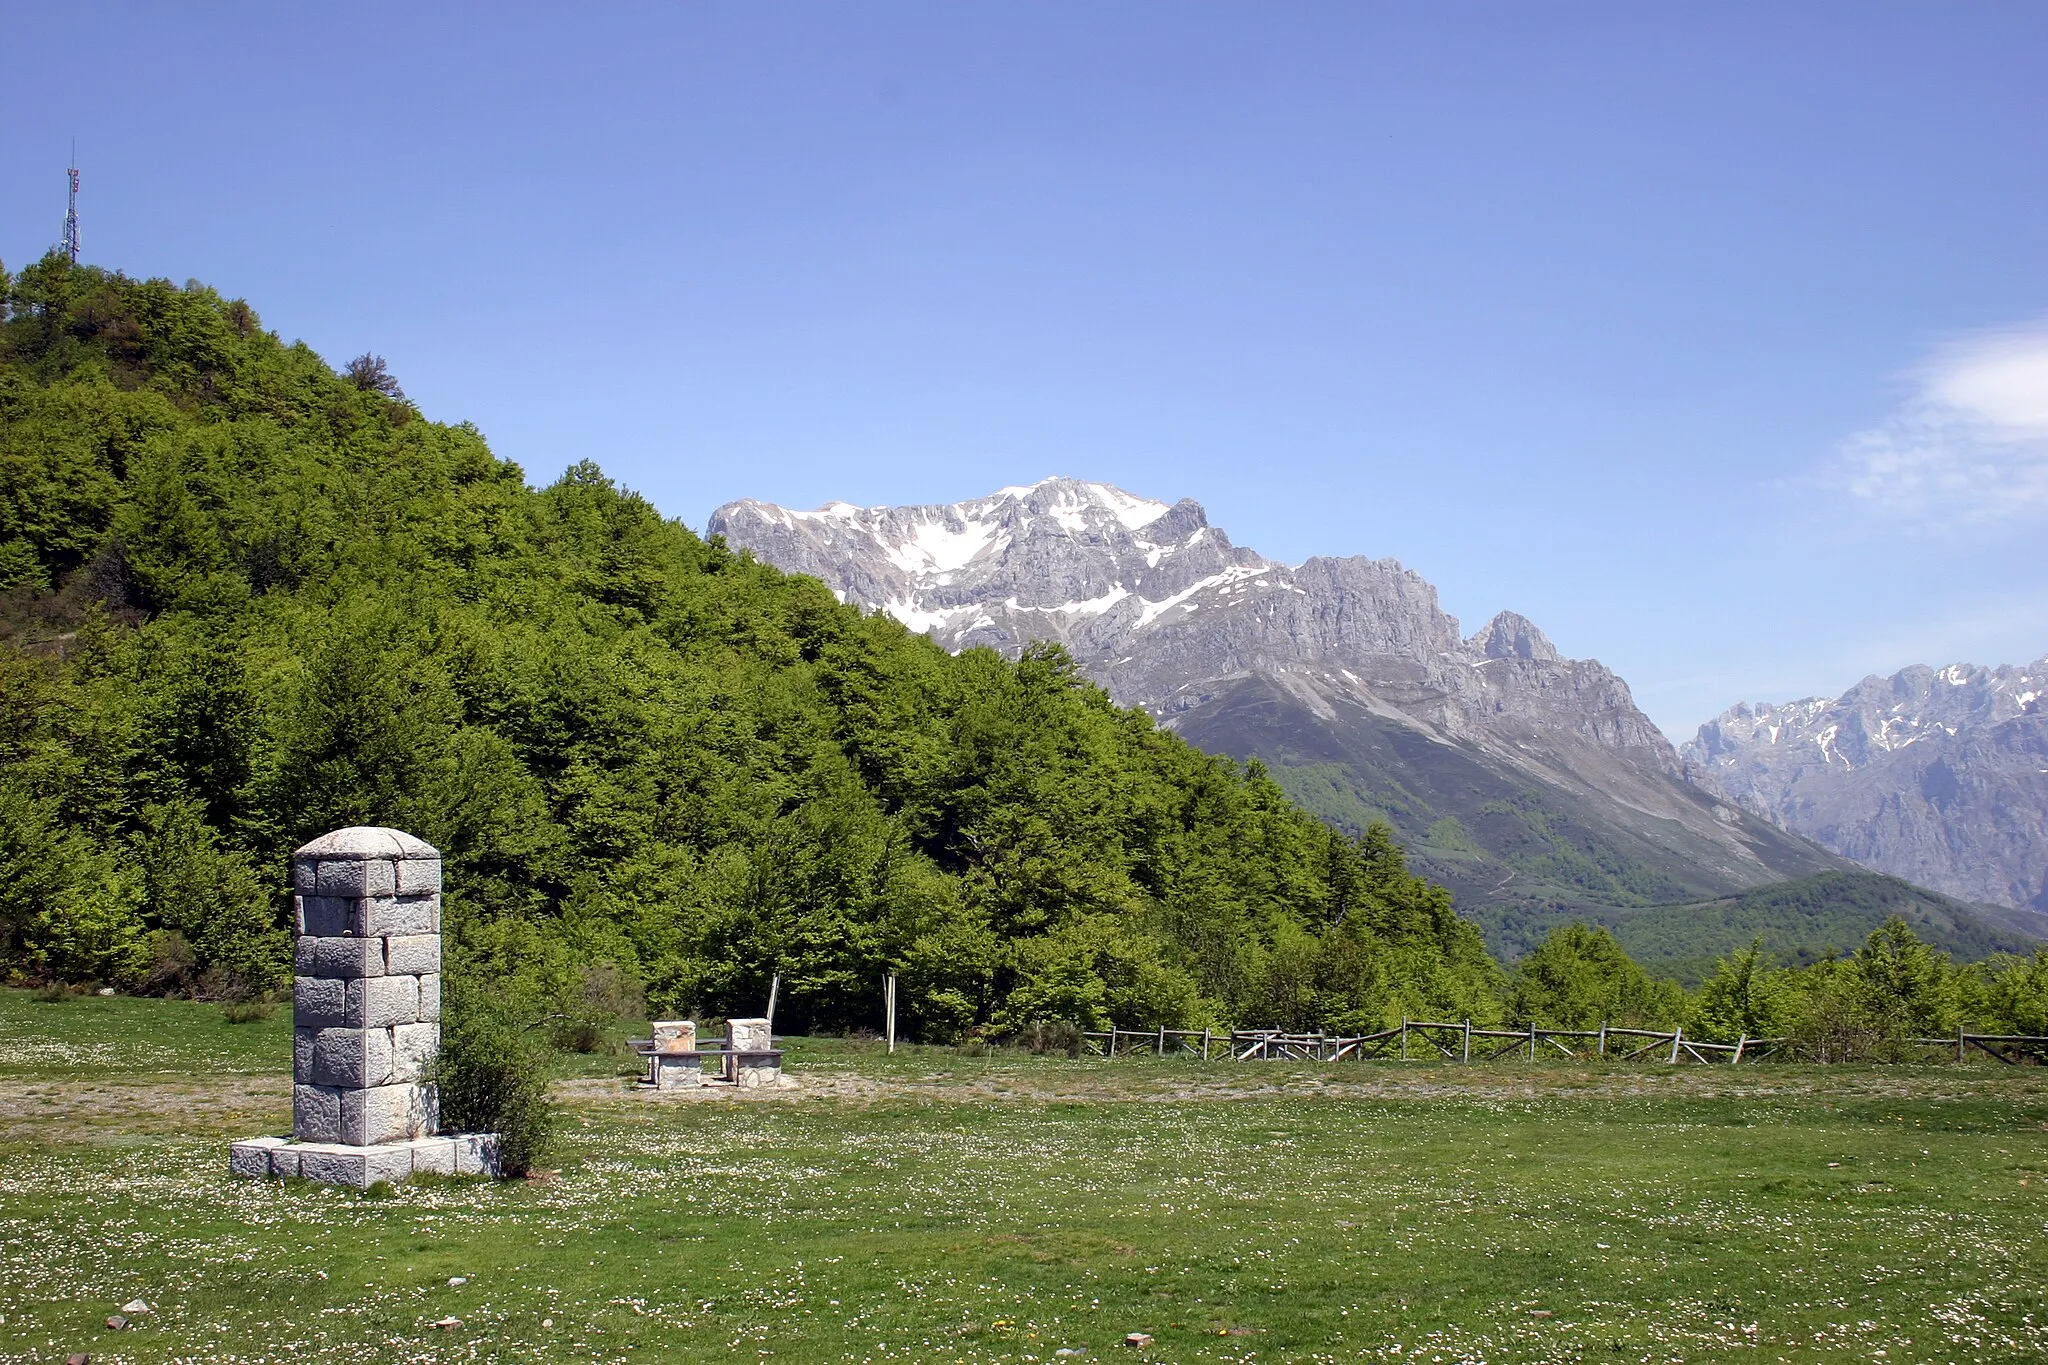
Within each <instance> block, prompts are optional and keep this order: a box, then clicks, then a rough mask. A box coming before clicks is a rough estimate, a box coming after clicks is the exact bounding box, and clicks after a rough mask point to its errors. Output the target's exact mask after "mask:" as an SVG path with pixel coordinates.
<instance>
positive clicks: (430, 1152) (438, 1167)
mask: <svg viewBox="0 0 2048 1365" xmlns="http://www.w3.org/2000/svg"><path fill="white" fill-rule="evenodd" d="M406 1145H407V1146H408V1147H410V1148H412V1173H413V1174H414V1175H454V1174H455V1139H454V1138H445V1137H428V1138H417V1139H415V1140H413V1141H412V1142H409V1143H407V1144H406Z"/></svg>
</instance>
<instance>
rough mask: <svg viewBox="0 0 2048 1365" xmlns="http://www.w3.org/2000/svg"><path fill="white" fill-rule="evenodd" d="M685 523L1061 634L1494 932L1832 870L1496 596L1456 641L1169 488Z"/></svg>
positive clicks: (1398, 583)
mask: <svg viewBox="0 0 2048 1365" xmlns="http://www.w3.org/2000/svg"><path fill="white" fill-rule="evenodd" d="M708 529H709V530H710V531H712V532H715V533H718V534H722V535H723V536H725V538H726V539H727V540H728V542H730V543H731V544H732V545H734V546H735V547H739V548H745V549H749V550H751V551H753V552H754V553H755V554H756V555H757V556H759V557H760V558H762V559H764V560H766V561H768V562H770V563H772V564H775V565H778V566H779V567H781V568H784V569H790V570H795V571H798V572H802V573H808V574H813V575H815V576H817V577H818V578H821V579H823V580H824V581H825V582H826V583H828V584H829V585H830V586H831V587H832V588H833V589H834V590H835V591H836V592H837V593H838V594H839V595H840V596H841V598H843V599H845V600H848V601H852V602H857V603H860V604H862V605H865V606H868V607H874V608H880V609H882V610H885V611H887V612H889V613H890V614H891V615H893V616H896V617H897V618H898V619H900V620H902V621H904V622H905V623H907V624H908V625H910V626H911V627H912V628H913V629H915V630H919V631H927V632H929V633H931V634H932V635H933V636H934V637H935V638H936V639H937V640H938V641H939V643H941V644H943V645H944V646H945V647H946V648H948V649H953V650H959V649H964V648H968V647H971V646H976V645H987V646H990V647H993V648H995V649H998V650H1002V651H1005V652H1011V653H1014V652H1015V651H1016V650H1018V649H1020V648H1022V646H1023V645H1024V644H1025V643H1027V642H1028V641H1031V640H1034V639H1054V640H1059V641H1062V642H1064V643H1065V644H1066V645H1067V647H1068V648H1069V649H1070V650H1071V651H1072V652H1073V654H1074V656H1075V657H1076V659H1078V660H1079V662H1080V663H1081V665H1082V666H1083V667H1084V668H1085V669H1086V670H1087V671H1088V673H1089V674H1090V675H1091V676H1092V677H1094V678H1096V679H1097V680H1098V681H1100V682H1102V683H1103V684H1104V685H1105V686H1106V687H1108V689H1109V690H1110V692H1111V693H1112V694H1113V695H1114V696H1115V697H1116V699H1117V700H1119V701H1121V702H1125V703H1131V704H1137V705H1142V706H1144V707H1146V708H1147V709H1149V710H1150V711H1152V712H1153V713H1154V714H1155V715H1157V716H1158V717H1160V718H1161V720H1162V721H1163V722H1164V723H1165V724H1167V725H1169V726H1171V727H1172V728H1174V729H1176V730H1177V731H1179V732H1180V733H1181V734H1182V735H1183V736H1185V737H1186V738H1188V739H1190V740H1192V741H1194V742H1195V743H1196V744H1199V745H1201V746H1202V747H1203V748H1206V749H1209V750H1211V751H1212V752H1219V753H1227V754H1231V755H1233V756H1236V757H1239V758H1253V757H1256V758H1259V759H1261V760H1263V761H1264V762H1265V763H1266V764H1267V765H1268V766H1269V767H1270V768H1271V769H1273V771H1274V774H1275V776H1276V777H1278V778H1279V779H1280V780H1281V781H1282V782H1283V783H1284V784H1285V785H1286V786H1287V787H1288V788H1289V790H1290V791H1292V792H1293V793H1294V794H1295V795H1296V797H1297V798H1298V799H1300V800H1302V801H1303V802H1304V803H1305V804H1307V805H1309V806H1310V807H1311V808H1313V809H1316V810H1318V811H1320V812H1321V813H1323V814H1324V815H1326V816H1328V817H1330V818H1332V819H1335V820H1337V821H1338V822H1339V823H1343V824H1349V825H1353V826H1360V825H1363V824H1364V823H1366V822H1367V821H1369V820H1371V819H1374V818H1385V819H1387V820H1389V821H1390V822H1391V823H1392V824H1393V825H1394V826H1395V827H1396V829H1397V830H1398V831H1399V832H1400V833H1401V834H1402V836H1403V837H1404V839H1405V840H1406V842H1407V843H1408V846H1409V848H1410V851H1411V857H1412V858H1413V859H1414V861H1415V863H1416V864H1417V865H1418V867H1419V869H1420V870H1423V871H1426V872H1428V873H1429V874H1430V875H1431V876H1433V877H1436V878H1437V879H1439V880H1441V881H1444V882H1445V883H1447V884H1448V885H1450V886H1451V887H1452V888H1453V889H1454V890H1455V891H1456V892H1457V893H1458V896H1459V901H1460V904H1461V905H1462V906H1463V907H1464V908H1465V909H1466V910H1467V912H1468V913H1473V914H1476V915H1477V916H1478V918H1480V920H1481V921H1482V922H1483V923H1485V924H1487V926H1488V928H1489V931H1490V933H1491V934H1492V935H1493V937H1494V940H1495V943H1496V946H1497V947H1499V948H1502V949H1505V950H1506V951H1509V952H1511V953H1512V952H1515V951H1519V950H1520V949H1521V948H1522V947H1524V946H1526V944H1527V943H1528V942H1529V941H1530V939H1531V938H1533V937H1534V936H1535V935H1537V934H1539V933H1540V932H1541V931H1542V930H1543V929H1545V928H1547V926H1548V924H1549V923H1550V922H1553V921H1554V920H1555V919H1556V918H1558V917H1559V916H1561V915H1564V914H1568V913H1573V912H1574V910H1575V907H1584V906H1605V907H1625V906H1647V905H1656V904H1673V903H1681V902H1700V901H1705V900H1709V899H1713V898H1717V897H1724V896H1728V895H1733V894H1736V893H1739V892H1742V891H1745V890H1747V889H1750V888H1752V887H1756V886H1758V885H1761V884H1764V883H1768V882H1773V881H1777V880H1780V879H1784V878H1791V877H1800V876H1806V875H1810V874H1814V873H1819V872H1824V871H1829V870H1833V869H1839V868H1842V867H1845V866H1847V864H1846V863H1844V862H1843V861H1842V860H1841V859H1839V858H1836V857H1834V856H1833V855H1830V854H1829V853H1827V852H1826V851H1824V850H1823V849H1821V848H1819V847H1817V846H1815V845H1814V844H1812V843H1809V842H1808V841H1806V840H1804V839H1801V838H1797V837H1794V836H1791V835H1788V834H1787V833H1786V832H1784V831H1783V830H1781V829H1779V828H1777V827H1776V826H1774V825H1773V824H1772V823H1771V822H1769V821H1767V820H1762V819H1759V818H1757V817H1756V816H1754V815H1752V814H1750V813H1748V812H1746V811H1743V810H1741V809H1740V808H1738V807H1737V806H1735V805H1734V804H1732V803H1729V802H1726V801H1723V800H1720V799H1718V798H1717V797H1716V796H1715V795H1713V794H1712V793H1710V792H1707V791H1703V790H1701V789H1700V788H1699V787H1697V786H1694V785H1692V784H1690V783H1688V782H1687V781H1686V780H1685V778H1684V772H1683V768H1682V766H1681V764H1680V761H1679V757H1678V754H1677V752H1676V751H1675V750H1674V749H1673V747H1672V746H1671V744H1670V742H1669V741H1668V740H1666V739H1665V738H1664V736H1663V735H1662V734H1661V733H1659V731H1658V730H1657V728H1656V727H1655V726H1654V725H1652V724H1651V723H1650V721H1649V719H1648V718H1647V717H1645V716H1644V715H1643V713H1642V712H1641V711H1639V710H1637V709H1636V706H1635V703H1634V701H1633V699H1632V698H1631V697H1630V695H1629V690H1628V686H1627V684H1625V683H1624V682H1623V681H1622V680H1621V679H1620V678H1618V677H1616V676H1615V675H1614V673H1613V672H1611V671H1610V670H1609V669H1607V668H1605V667H1604V666H1602V665H1601V664H1599V663H1597V662H1594V661H1592V660H1577V659H1567V658H1564V657H1562V656H1561V655H1560V654H1559V653H1558V652H1557V650H1556V649H1555V648H1554V647H1553V646H1552V645H1551V643H1550V641H1549V640H1548V639H1546V638H1545V637H1544V634H1543V632H1542V631H1541V630H1539V629H1538V628H1537V627H1536V626H1535V625H1534V624H1533V623H1531V622H1530V621H1528V620H1526V619H1524V618H1523V617H1521V616H1518V615H1515V614H1514V613H1513V612H1502V613H1501V614H1500V615H1498V616H1496V617H1494V619H1493V620H1492V621H1490V622H1488V623H1487V624H1486V626H1485V627H1484V628H1482V629H1481V630H1479V631H1478V632H1477V633H1475V634H1473V635H1471V636H1463V635H1461V633H1460V631H1459V628H1458V623H1457V621H1456V620H1455V619H1453V618H1452V617H1450V616H1448V615H1446V614H1445V613H1444V612H1443V611H1442V610H1441V609H1440V608H1439V607H1438V606H1437V597H1436V590H1435V589H1434V588H1433V587H1431V586H1430V585H1429V584H1428V583H1427V582H1425V581H1424V580H1423V579H1422V578H1420V577H1419V576H1417V575H1416V574H1413V573H1411V572H1409V571H1408V570H1406V569H1404V568H1402V567H1401V565H1400V564H1398V563H1397V562H1395V561H1394V560H1391V559H1366V558H1362V557H1360V558H1345V559H1335V558H1316V559H1311V560H1309V561H1308V562H1307V563H1305V564H1302V565H1300V566H1298V567H1289V566H1288V565H1285V564H1280V563H1276V562H1274V561H1272V560H1269V559H1266V558H1264V557H1263V556H1261V555H1259V554H1256V553H1254V552H1253V551H1251V550H1248V549H1244V548H1241V547H1239V546H1235V545H1233V544H1231V542H1230V538H1229V537H1228V536H1227V535H1225V534H1224V533H1223V532H1222V531H1221V530H1219V529H1217V528H1216V527H1213V526H1211V525H1209V523H1208V519H1207V517H1206V516H1205V515H1204V514H1203V511H1202V508H1201V507H1200V506H1199V505H1198V504H1196V503H1194V502H1191V501H1185V500H1183V501H1181V502H1178V503H1174V504H1171V505H1169V504H1167V503H1163V502H1154V501H1150V500H1148V499H1145V498H1140V497H1135V496H1133V495H1131V494H1129V493H1126V492H1124V491H1122V490H1121V489H1117V488H1112V487H1110V486H1108V485H1106V484H1099V483H1083V482H1079V481H1076V480H1073V479H1048V480H1046V481H1044V482H1043V483H1038V484H1033V485H1031V486H1030V487H1028V488H1006V489H1003V490H1002V491H1000V492H998V493H994V494H992V495H990V496H988V497H985V498H977V499H973V500H971V501H968V502H962V503H954V504H947V505H938V506H925V507H875V508H860V507H853V506H849V505H847V504H845V503H833V504H829V505H827V506H826V507H824V508H821V509H819V510H817V511H812V512H798V511H791V510H789V509H786V508H781V507H775V506H771V505H769V504H765V503H759V502H754V501H742V502H735V503H731V504H728V505H727V506H725V507H721V508H719V509H718V511H717V512H716V513H714V514H713V515H712V517H711V520H710V523H709V527H708Z"/></svg>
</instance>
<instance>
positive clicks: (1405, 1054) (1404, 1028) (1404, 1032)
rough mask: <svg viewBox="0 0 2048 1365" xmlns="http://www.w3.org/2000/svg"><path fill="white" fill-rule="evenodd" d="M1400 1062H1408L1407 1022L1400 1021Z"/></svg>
mask: <svg viewBox="0 0 2048 1365" xmlns="http://www.w3.org/2000/svg"><path fill="white" fill-rule="evenodd" d="M1401 1060H1402V1061H1404V1062H1405V1061H1407V1060H1408V1021H1407V1020H1406V1019H1405V1018H1404V1019H1402V1020H1401Z"/></svg>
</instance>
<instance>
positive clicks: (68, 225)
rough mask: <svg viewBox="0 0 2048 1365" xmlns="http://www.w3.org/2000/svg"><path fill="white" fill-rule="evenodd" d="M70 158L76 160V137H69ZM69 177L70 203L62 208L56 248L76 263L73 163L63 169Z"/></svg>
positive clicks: (76, 181)
mask: <svg viewBox="0 0 2048 1365" xmlns="http://www.w3.org/2000/svg"><path fill="white" fill-rule="evenodd" d="M71 159H72V161H74V162H76V161H77V160H78V139H77V138H73V139H71ZM65 174H66V175H69V176H70V177H71V204H70V207H68V208H67V209H65V210H64V243H63V245H62V246H61V247H59V248H58V249H59V250H60V251H62V252H63V253H64V254H65V255H66V256H69V257H70V258H71V264H73V265H77V264H78V167H77V166H76V165H73V166H71V167H69V168H68V169H67V170H66V171H65Z"/></svg>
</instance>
